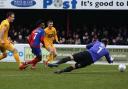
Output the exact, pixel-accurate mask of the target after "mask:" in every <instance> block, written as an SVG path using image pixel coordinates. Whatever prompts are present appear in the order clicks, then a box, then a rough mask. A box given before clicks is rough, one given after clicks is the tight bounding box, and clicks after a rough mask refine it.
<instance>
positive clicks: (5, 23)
mask: <svg viewBox="0 0 128 89" xmlns="http://www.w3.org/2000/svg"><path fill="white" fill-rule="evenodd" d="M3 26H6V27H7V29H6V31H5V32H4V34H3V37H2V39H3V41H4V42H5V43H6V42H8V31H9V28H10V24H9V22H8V20H7V19H6V20H3V21H2V22H1V24H0V31H2V28H3Z"/></svg>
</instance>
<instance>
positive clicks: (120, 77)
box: [0, 63, 128, 89]
mask: <svg viewBox="0 0 128 89" xmlns="http://www.w3.org/2000/svg"><path fill="white" fill-rule="evenodd" d="M66 66H68V65H61V66H59V68H44V66H43V65H42V64H38V66H37V69H36V70H31V69H30V68H27V69H26V70H25V71H19V70H18V68H17V65H16V63H0V89H128V68H127V70H126V71H125V72H123V73H121V72H119V71H118V66H117V65H91V66H88V67H87V68H83V69H79V70H75V71H72V72H70V73H64V74H59V75H58V74H54V73H53V71H55V70H57V69H62V68H64V67H66ZM127 67H128V66H127Z"/></svg>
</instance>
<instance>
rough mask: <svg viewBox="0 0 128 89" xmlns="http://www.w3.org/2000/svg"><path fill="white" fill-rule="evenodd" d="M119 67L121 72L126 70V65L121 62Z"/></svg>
mask: <svg viewBox="0 0 128 89" xmlns="http://www.w3.org/2000/svg"><path fill="white" fill-rule="evenodd" d="M118 69H119V71H120V72H124V71H125V70H126V65H125V64H119V66H118Z"/></svg>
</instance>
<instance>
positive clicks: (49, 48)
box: [44, 43, 54, 66]
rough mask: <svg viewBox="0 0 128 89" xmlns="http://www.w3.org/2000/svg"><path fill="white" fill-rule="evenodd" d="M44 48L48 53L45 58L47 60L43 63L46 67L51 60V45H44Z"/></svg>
mask: <svg viewBox="0 0 128 89" xmlns="http://www.w3.org/2000/svg"><path fill="white" fill-rule="evenodd" d="M45 48H46V49H47V50H48V51H49V55H48V56H47V60H46V61H44V64H45V66H47V65H48V62H50V61H51V60H53V58H54V57H53V48H52V45H51V44H48V43H45Z"/></svg>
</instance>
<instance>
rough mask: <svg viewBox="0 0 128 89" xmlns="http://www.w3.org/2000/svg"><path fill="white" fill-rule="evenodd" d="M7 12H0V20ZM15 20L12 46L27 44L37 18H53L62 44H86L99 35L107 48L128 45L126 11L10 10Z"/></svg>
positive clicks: (12, 28)
mask: <svg viewBox="0 0 128 89" xmlns="http://www.w3.org/2000/svg"><path fill="white" fill-rule="evenodd" d="M7 11H10V9H4V10H2V9H0V13H1V14H0V21H2V20H3V19H4V18H5V14H6V12H7ZM11 11H13V12H15V14H16V18H15V21H14V23H13V25H12V27H11V30H10V36H11V38H12V40H13V41H15V43H27V41H26V37H27V36H28V34H29V33H30V32H31V31H32V30H33V29H34V27H35V23H36V22H37V21H38V20H39V19H43V20H44V22H45V23H46V22H47V20H49V19H52V20H53V21H54V26H55V27H56V29H57V31H58V36H59V39H60V41H61V44H87V43H89V42H91V41H92V40H93V38H94V37H96V36H98V38H99V39H109V41H110V42H109V44H110V45H127V44H128V35H127V34H128V30H127V29H128V26H127V24H128V11H127V10H123V11H122V10H106V11H105V10H98V11H96V10H38V9H36V10H35V9H12V10H11Z"/></svg>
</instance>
